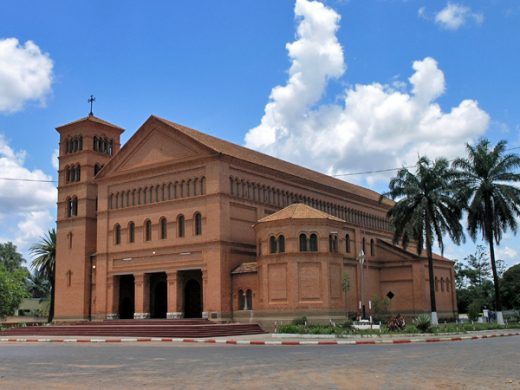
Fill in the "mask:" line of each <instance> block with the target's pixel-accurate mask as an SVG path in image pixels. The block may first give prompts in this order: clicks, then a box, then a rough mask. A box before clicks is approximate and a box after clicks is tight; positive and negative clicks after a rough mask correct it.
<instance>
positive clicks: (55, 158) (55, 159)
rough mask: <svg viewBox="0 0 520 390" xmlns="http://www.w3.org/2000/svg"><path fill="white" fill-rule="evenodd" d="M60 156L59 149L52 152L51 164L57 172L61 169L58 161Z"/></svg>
mask: <svg viewBox="0 0 520 390" xmlns="http://www.w3.org/2000/svg"><path fill="white" fill-rule="evenodd" d="M59 155H60V151H59V149H54V151H53V152H52V157H51V163H52V167H53V168H54V169H56V170H58V169H60V161H59V160H58V156H59Z"/></svg>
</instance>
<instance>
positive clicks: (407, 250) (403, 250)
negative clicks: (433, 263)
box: [377, 238, 453, 261]
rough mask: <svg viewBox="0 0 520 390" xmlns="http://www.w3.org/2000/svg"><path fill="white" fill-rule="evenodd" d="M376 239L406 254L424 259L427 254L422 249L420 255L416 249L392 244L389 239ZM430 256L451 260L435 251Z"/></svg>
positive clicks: (436, 258)
mask: <svg viewBox="0 0 520 390" xmlns="http://www.w3.org/2000/svg"><path fill="white" fill-rule="evenodd" d="M377 241H378V242H379V243H382V244H384V245H385V246H387V247H390V248H392V249H394V250H396V251H398V252H401V253H403V254H407V255H409V256H413V257H415V258H421V259H426V258H428V255H427V253H426V250H423V251H422V252H421V254H420V255H418V254H417V251H416V250H413V249H412V248H410V247H406V248H403V247H402V246H399V245H395V244H393V243H392V242H391V241H387V240H384V239H381V238H378V239H377ZM432 257H433V259H434V260H444V261H453V260H450V259H448V258H447V257H444V256H441V255H439V254H437V253H432Z"/></svg>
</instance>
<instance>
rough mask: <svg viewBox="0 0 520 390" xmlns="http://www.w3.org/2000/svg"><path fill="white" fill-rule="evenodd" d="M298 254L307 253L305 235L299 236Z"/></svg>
mask: <svg viewBox="0 0 520 390" xmlns="http://www.w3.org/2000/svg"><path fill="white" fill-rule="evenodd" d="M300 252H307V235H306V234H304V233H302V234H300Z"/></svg>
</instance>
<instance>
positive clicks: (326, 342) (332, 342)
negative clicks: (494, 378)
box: [0, 332, 520, 346]
mask: <svg viewBox="0 0 520 390" xmlns="http://www.w3.org/2000/svg"><path fill="white" fill-rule="evenodd" d="M511 336H520V332H515V333H496V334H485V335H469V336H457V337H431V338H409V339H408V338H407V339H381V340H321V341H320V340H298V341H296V340H294V341H293V340H291V341H284V340H232V339H204V338H202V339H194V338H169V337H146V338H139V337H124V338H114V339H112V338H99V337H96V338H90V339H75V338H62V339H52V338H0V344H2V343H8V344H11V343H136V342H137V343H199V344H226V345H281V346H294V345H378V344H417V343H440V342H452V341H468V340H480V339H489V338H495V337H511Z"/></svg>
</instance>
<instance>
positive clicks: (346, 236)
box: [345, 234, 350, 253]
mask: <svg viewBox="0 0 520 390" xmlns="http://www.w3.org/2000/svg"><path fill="white" fill-rule="evenodd" d="M345 252H347V253H350V236H349V235H348V234H347V235H345Z"/></svg>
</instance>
